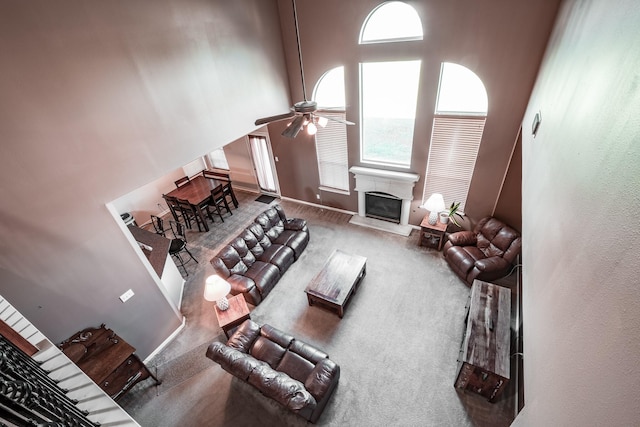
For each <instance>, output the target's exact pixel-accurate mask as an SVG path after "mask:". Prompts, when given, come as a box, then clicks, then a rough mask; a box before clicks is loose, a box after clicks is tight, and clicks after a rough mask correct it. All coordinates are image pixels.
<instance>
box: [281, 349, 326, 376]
mask: <svg viewBox="0 0 640 427" xmlns="http://www.w3.org/2000/svg"><path fill="white" fill-rule="evenodd" d="M315 366H316V365H315V364H313V363H311V362H310V361H308V360H307V359H305V358H304V357H302V356H299V355H297V354H296V353H294V352H292V351H289V350H287V351H286V352H285V353H284V356H283V357H282V360H281V361H280V364H279V365H278V366H277V367H276V369H277V370H278V371H282V372H284V373H286V374H287V375H289V376H290V377H291V378H294V379H296V380H298V381H300V382H305V381H306V379H307V378H308V377H309V374H310V373H311V371H313V368H315Z"/></svg>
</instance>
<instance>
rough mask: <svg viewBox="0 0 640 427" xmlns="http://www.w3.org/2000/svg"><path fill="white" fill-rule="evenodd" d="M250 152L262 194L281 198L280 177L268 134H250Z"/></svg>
mask: <svg viewBox="0 0 640 427" xmlns="http://www.w3.org/2000/svg"><path fill="white" fill-rule="evenodd" d="M249 152H250V153H251V161H252V162H253V169H254V171H255V173H256V178H257V180H258V187H259V189H260V192H261V193H262V194H267V195H271V196H276V197H279V196H280V186H279V185H278V175H277V173H276V167H275V162H274V159H273V152H272V151H271V142H270V141H269V136H268V134H262V133H252V134H250V135H249Z"/></svg>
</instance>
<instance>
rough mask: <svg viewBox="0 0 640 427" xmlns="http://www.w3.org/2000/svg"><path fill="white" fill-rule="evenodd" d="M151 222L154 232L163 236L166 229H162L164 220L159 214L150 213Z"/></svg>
mask: <svg viewBox="0 0 640 427" xmlns="http://www.w3.org/2000/svg"><path fill="white" fill-rule="evenodd" d="M151 224H153V228H154V229H155V230H156V234H159V235H161V236H164V235H165V233H166V231H165V229H164V220H163V219H162V218H160V217H159V216H155V215H151Z"/></svg>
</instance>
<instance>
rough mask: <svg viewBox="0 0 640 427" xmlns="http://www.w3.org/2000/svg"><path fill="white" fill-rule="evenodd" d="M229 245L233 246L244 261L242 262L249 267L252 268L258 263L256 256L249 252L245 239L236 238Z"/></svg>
mask: <svg viewBox="0 0 640 427" xmlns="http://www.w3.org/2000/svg"><path fill="white" fill-rule="evenodd" d="M229 245H230V246H232V247H233V248H234V249H235V250H236V252H238V255H239V256H240V258H241V259H242V262H243V263H244V264H245V265H246V266H247V267H251V266H252V265H253V263H254V262H256V257H255V255H254V254H253V252H251V251H250V250H249V247H248V246H247V242H246V241H245V240H244V239H243V238H241V237H236V238H235V239H233V240H232V241H231V243H230V244H229Z"/></svg>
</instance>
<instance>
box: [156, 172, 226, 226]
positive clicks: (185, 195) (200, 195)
mask: <svg viewBox="0 0 640 427" xmlns="http://www.w3.org/2000/svg"><path fill="white" fill-rule="evenodd" d="M222 184H223V182H221V181H219V180H217V179H211V178H205V177H204V176H202V175H198V176H196V177H194V178H193V179H191V181H190V182H189V183H188V184H186V185H183V186H182V187H180V188H176V189H174V190H171V191H170V192H169V193H167V196H169V197H170V198H171V197H175V198H177V199H182V200H187V201H188V202H189V203H190V204H191V205H193V206H195V207H196V208H197V211H198V213H199V215H200V217H201V218H203V219H204V217H205V214H207V216H208V211H207V210H206V209H207V206H209V204H210V203H211V190H213V189H215V188H216V187H218V186H220V185H222ZM165 199H166V197H165ZM203 209H204V212H203ZM203 228H204V229H205V231H209V226H208V225H207V222H206V221H204V224H203Z"/></svg>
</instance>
